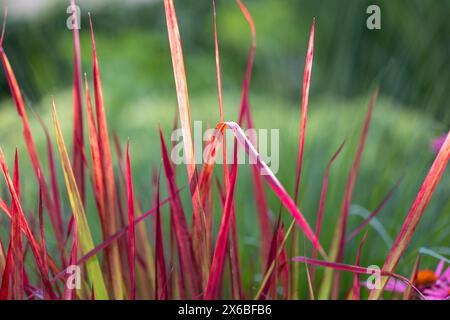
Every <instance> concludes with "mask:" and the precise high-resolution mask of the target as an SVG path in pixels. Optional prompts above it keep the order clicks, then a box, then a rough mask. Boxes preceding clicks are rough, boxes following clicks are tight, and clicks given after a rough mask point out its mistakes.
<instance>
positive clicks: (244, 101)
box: [236, 0, 256, 126]
mask: <svg viewBox="0 0 450 320" xmlns="http://www.w3.org/2000/svg"><path fill="white" fill-rule="evenodd" d="M236 3H237V4H238V5H239V8H240V9H241V12H242V14H243V15H244V17H245V19H246V20H247V23H248V25H249V27H250V32H251V34H252V44H251V47H250V53H249V55H248V61H247V69H246V71H245V77H244V81H243V83H242V97H241V109H240V110H239V117H238V124H239V125H242V121H243V120H244V116H245V115H246V113H248V112H249V102H248V100H249V99H248V92H249V88H250V80H251V77H252V70H253V61H254V60H255V51H256V28H255V23H254V22H253V18H252V16H251V15H250V13H249V12H248V10H247V8H246V7H245V5H244V4H243V3H242V2H241V0H236ZM249 126H250V124H249Z"/></svg>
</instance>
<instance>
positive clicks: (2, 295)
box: [0, 228, 14, 300]
mask: <svg viewBox="0 0 450 320" xmlns="http://www.w3.org/2000/svg"><path fill="white" fill-rule="evenodd" d="M11 232H14V231H13V228H11ZM12 244H13V243H12V241H10V243H9V247H8V254H7V256H6V262H5V268H4V270H3V275H2V286H1V288H0V300H7V299H8V296H9V295H10V294H9V278H10V274H11V268H12V267H14V266H12V264H13V249H12Z"/></svg>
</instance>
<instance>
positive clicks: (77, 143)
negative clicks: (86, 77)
mask: <svg viewBox="0 0 450 320" xmlns="http://www.w3.org/2000/svg"><path fill="white" fill-rule="evenodd" d="M70 4H71V6H72V16H73V17H72V18H73V19H72V21H74V23H75V25H74V26H73V28H72V29H73V43H74V59H73V68H74V74H73V145H72V148H73V150H72V152H73V154H72V157H73V159H72V161H73V165H72V166H73V173H74V175H75V180H76V181H77V185H78V189H79V190H80V195H81V199H82V200H83V203H84V201H85V193H86V192H85V177H84V165H83V155H82V152H83V151H82V150H83V149H84V133H83V102H82V99H83V98H82V89H81V88H82V80H81V50H80V36H79V26H78V18H77V16H76V14H77V10H76V4H75V0H71V2H70Z"/></svg>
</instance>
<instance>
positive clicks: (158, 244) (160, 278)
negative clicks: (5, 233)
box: [154, 174, 168, 300]
mask: <svg viewBox="0 0 450 320" xmlns="http://www.w3.org/2000/svg"><path fill="white" fill-rule="evenodd" d="M159 176H160V175H159V174H158V175H157V176H156V175H155V177H154V185H155V189H154V190H156V192H155V199H154V200H155V206H156V221H155V251H156V254H155V255H156V260H155V273H156V276H155V279H156V280H155V299H161V300H167V298H168V288H167V276H166V258H165V257H164V240H163V236H162V226H161V224H162V223H161V210H160V205H159Z"/></svg>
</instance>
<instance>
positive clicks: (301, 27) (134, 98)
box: [0, 0, 450, 290]
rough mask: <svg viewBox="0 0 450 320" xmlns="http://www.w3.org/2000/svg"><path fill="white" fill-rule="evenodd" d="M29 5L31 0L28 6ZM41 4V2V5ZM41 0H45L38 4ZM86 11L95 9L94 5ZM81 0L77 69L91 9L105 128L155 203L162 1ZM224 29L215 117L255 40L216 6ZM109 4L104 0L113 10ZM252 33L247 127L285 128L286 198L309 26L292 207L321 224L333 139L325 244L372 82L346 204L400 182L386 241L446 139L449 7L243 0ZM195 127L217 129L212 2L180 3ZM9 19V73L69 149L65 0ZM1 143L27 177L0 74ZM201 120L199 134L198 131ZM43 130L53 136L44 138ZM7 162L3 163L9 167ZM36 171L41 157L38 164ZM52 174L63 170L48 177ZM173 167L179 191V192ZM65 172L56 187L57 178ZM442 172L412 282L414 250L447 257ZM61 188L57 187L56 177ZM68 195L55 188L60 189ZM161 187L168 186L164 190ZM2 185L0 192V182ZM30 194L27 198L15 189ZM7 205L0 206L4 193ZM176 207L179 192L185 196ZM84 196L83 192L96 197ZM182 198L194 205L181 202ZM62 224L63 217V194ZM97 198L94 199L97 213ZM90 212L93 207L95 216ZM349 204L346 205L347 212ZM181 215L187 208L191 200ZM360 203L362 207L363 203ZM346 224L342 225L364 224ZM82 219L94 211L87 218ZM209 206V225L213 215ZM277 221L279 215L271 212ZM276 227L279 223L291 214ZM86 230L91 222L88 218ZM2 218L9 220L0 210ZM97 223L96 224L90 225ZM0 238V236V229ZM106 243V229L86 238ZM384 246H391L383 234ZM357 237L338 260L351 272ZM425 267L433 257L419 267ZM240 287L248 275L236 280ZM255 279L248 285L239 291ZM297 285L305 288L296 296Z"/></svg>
mask: <svg viewBox="0 0 450 320" xmlns="http://www.w3.org/2000/svg"><path fill="white" fill-rule="evenodd" d="M32 2H33V1H32ZM38 2H39V1H38ZM42 2H43V1H42ZM90 2H93V1H90ZM90 2H89V1H82V2H81V4H80V6H81V10H82V25H81V27H82V29H81V41H82V43H81V45H82V57H83V71H84V72H87V73H88V76H89V77H90V73H91V52H90V41H89V32H88V22H87V12H88V11H92V15H93V21H94V28H95V36H96V40H97V50H98V54H99V59H100V68H101V73H102V80H103V85H104V98H105V101H106V106H107V108H108V109H107V116H108V120H109V127H110V129H111V131H112V130H114V131H116V132H117V133H118V135H119V136H120V138H121V141H122V143H123V144H125V142H126V139H127V138H128V137H129V138H130V141H131V153H132V165H133V174H134V176H135V183H136V190H137V192H136V193H137V196H138V197H139V199H140V200H141V201H142V203H143V207H144V208H149V207H150V206H151V166H152V165H156V166H159V165H160V146H159V140H158V135H157V126H158V123H160V124H161V126H162V127H163V129H164V131H165V133H166V137H167V138H168V137H169V136H168V133H169V131H170V129H171V127H172V121H173V117H174V115H175V113H176V112H177V107H176V96H175V87H174V81H173V74H172V65H171V60H170V52H169V45H168V40H167V31H166V25H165V17H164V10H163V4H162V1H142V4H139V5H133V6H128V5H125V4H123V3H119V2H117V1H114V2H109V1H108V2H102V3H100V4H99V3H97V2H96V3H97V4H96V5H95V6H94V7H92V5H90V4H89V3H90ZM217 2H218V32H219V42H220V54H221V61H222V72H223V84H224V91H225V96H224V111H225V119H227V120H235V119H236V118H237V112H238V108H239V95H240V88H241V81H242V78H243V73H244V70H245V66H246V62H247V57H248V50H249V47H250V32H249V30H248V26H247V24H246V22H245V20H244V18H243V16H242V14H241V12H240V11H239V8H238V7H237V6H236V4H235V2H234V1H232V0H218V1H217ZM112 3H114V4H112ZM373 3H376V4H378V5H379V6H380V7H381V19H382V22H381V26H382V29H381V30H377V31H370V30H368V29H367V28H366V26H365V21H366V18H367V15H366V13H365V11H366V8H367V6H368V5H369V4H373ZM245 4H246V5H248V9H249V11H250V13H251V14H252V16H253V18H254V20H255V24H256V30H257V51H256V60H255V68H254V73H253V77H252V84H251V103H252V111H253V115H254V118H255V119H254V120H255V126H256V127H257V128H279V129H280V139H281V141H280V156H279V158H280V170H279V173H278V174H277V176H278V177H279V179H280V181H282V183H283V184H285V187H286V189H287V190H288V191H290V192H292V190H293V189H294V178H293V172H294V170H295V166H296V154H297V150H298V140H297V139H298V127H299V121H300V110H299V109H300V83H301V81H302V77H303V63H304V57H305V54H306V46H307V38H308V32H309V28H310V25H311V22H312V18H313V17H316V40H315V56H314V64H313V75H312V84H311V99H310V113H309V118H308V127H307V136H306V145H305V147H306V149H305V159H304V166H305V170H304V171H303V176H302V185H301V188H300V192H301V206H300V208H301V210H302V212H304V214H305V215H306V217H307V219H308V221H309V222H310V223H311V225H313V226H314V225H315V219H316V213H317V209H318V203H319V197H320V189H321V183H322V178H323V173H324V170H325V166H326V163H327V161H328V160H329V158H330V156H331V155H332V153H333V152H334V150H335V149H336V148H337V147H338V145H339V144H340V143H341V142H342V141H343V140H344V139H347V144H346V146H345V149H344V151H343V153H342V155H341V156H340V158H339V159H338V160H337V161H336V163H335V164H334V165H333V167H332V171H331V175H330V186H329V191H328V198H327V202H326V206H325V217H324V219H325V220H324V225H323V232H322V235H323V240H322V241H323V242H324V243H325V246H326V247H328V245H329V243H330V241H331V237H332V231H333V229H334V225H335V221H336V219H337V216H338V213H339V212H340V206H341V199H342V195H343V191H344V186H345V181H346V177H347V173H348V170H349V167H350V165H351V163H352V159H353V155H354V151H355V148H356V145H357V142H358V139H359V134H360V129H361V126H362V122H363V119H364V115H365V112H366V110H367V103H368V98H367V97H368V94H369V93H370V92H371V90H372V89H373V87H374V86H375V85H376V84H379V85H380V92H381V98H380V99H379V101H378V103H377V105H376V107H375V112H374V120H373V123H372V126H371V129H370V131H369V136H368V141H367V146H366V150H365V152H364V155H363V158H362V163H361V169H360V174H359V177H358V181H357V186H356V190H355V195H354V198H353V203H354V204H355V205H358V206H360V207H362V208H363V209H364V208H365V209H366V210H369V211H370V210H373V209H374V208H375V207H376V206H377V205H378V203H379V202H380V201H381V199H382V198H383V197H384V196H385V194H386V193H387V192H388V190H389V189H390V188H391V187H392V186H393V185H395V183H396V182H397V181H398V180H399V179H400V178H402V177H403V180H402V182H401V184H400V186H399V187H398V189H397V191H396V192H395V193H394V196H393V197H392V199H391V200H390V201H389V203H388V204H387V205H386V206H385V207H384V209H383V210H382V211H381V212H380V213H379V215H378V219H379V220H380V222H381V224H382V225H383V226H384V228H385V229H386V231H387V234H388V235H389V237H391V238H392V237H395V235H396V234H397V232H398V231H399V229H400V227H401V224H402V223H403V219H404V218H405V216H406V214H407V211H408V210H409V208H410V205H411V203H412V201H413V199H414V197H415V195H416V193H417V191H418V189H419V187H420V185H421V183H422V181H423V179H424V177H425V175H426V172H427V170H428V168H429V167H430V165H431V163H432V161H433V159H434V154H433V152H432V150H431V148H430V141H431V139H432V138H434V137H436V136H438V135H440V134H442V133H443V132H445V131H446V130H448V127H449V124H450V111H449V110H450V109H449V106H448V101H447V97H448V93H447V91H448V83H449V75H450V69H449V64H448V57H449V48H450V47H449V46H448V31H449V30H450V20H449V19H448V17H447V12H449V9H450V3H449V2H448V1H444V0H442V1H439V0H438V1H422V0H416V1H408V2H406V1H397V0H394V1H383V2H381V1H375V2H372V1H371V2H369V1H359V0H349V1H345V2H338V1H331V0H330V1H294V0H279V1H270V0H253V1H252V0H248V1H245ZM176 6H177V14H178V17H179V23H180V30H181V36H182V41H183V49H184V55H185V59H186V68H187V77H188V84H189V89H190V96H191V111H192V112H191V115H192V118H193V120H204V121H205V122H204V123H206V122H208V123H209V124H210V125H214V124H215V123H216V122H217V121H218V120H219V115H218V106H217V93H216V92H217V85H216V75H215V65H214V51H213V50H214V43H213V33H212V32H213V25H212V5H211V2H210V1H193V0H189V1H188V0H183V1H176ZM11 15H12V16H11V17H10V19H9V20H8V25H7V34H6V38H5V42H4V47H5V51H6V52H7V54H8V56H9V58H10V60H11V64H12V66H13V68H14V70H15V72H16V76H17V78H18V81H19V83H20V85H21V87H22V89H23V91H24V92H23V93H24V96H25V97H26V99H27V106H29V107H32V108H33V109H34V111H36V112H37V113H39V114H40V115H41V117H43V118H44V120H45V122H46V123H47V124H48V126H49V128H50V129H52V124H51V117H50V110H51V109H50V108H51V107H50V106H51V104H50V95H55V99H56V103H57V106H58V112H59V116H60V120H61V124H62V126H63V129H64V130H65V137H66V142H67V143H68V144H70V141H71V140H70V139H71V138H70V137H71V129H72V120H71V117H72V100H71V91H70V86H71V84H72V77H73V74H72V72H73V70H72V63H73V60H72V59H73V38H72V33H71V31H69V30H68V29H67V28H66V24H65V23H66V19H67V17H68V15H67V14H66V3H64V2H63V1H54V2H51V1H50V5H49V6H48V7H47V8H46V9H45V10H42V11H40V13H39V15H27V16H22V17H19V16H14V14H11ZM0 98H1V99H2V102H1V103H0V143H1V145H2V147H3V148H4V150H5V153H6V154H7V156H8V157H9V159H12V156H13V152H14V147H15V146H18V148H19V154H20V162H21V168H22V176H23V177H27V176H30V177H31V176H32V174H31V169H30V168H29V159H28V155H27V154H26V149H25V147H24V144H23V142H22V140H23V139H22V133H21V128H20V123H19V119H18V116H17V114H16V110H15V107H14V106H13V104H12V103H11V99H10V93H9V90H8V86H7V83H6V80H5V78H4V76H2V77H0ZM31 122H32V126H33V133H34V136H35V137H36V140H37V144H38V146H39V148H40V151H41V154H42V156H43V159H45V144H44V143H45V141H44V136H43V134H42V130H41V129H40V128H39V126H38V123H37V121H35V120H34V119H33V120H31ZM204 127H206V125H205V126H204ZM51 131H52V130H51ZM10 163H11V162H10ZM44 163H45V161H44ZM58 169H59V168H58ZM184 171H185V169H184V168H182V169H181V170H179V173H180V176H179V182H180V185H185V184H186V178H185V176H184ZM59 173H60V176H59V177H60V178H62V175H61V172H60V171H59ZM32 177H33V178H32V179H30V180H27V179H23V180H24V181H23V182H22V183H23V190H24V191H23V194H24V196H23V200H24V203H25V207H26V208H27V207H28V208H29V209H30V211H31V209H34V208H35V206H36V205H37V197H36V194H37V190H36V182H35V179H34V176H32ZM449 178H450V176H449V172H448V170H447V172H446V174H445V176H444V177H443V180H442V182H441V184H440V185H439V186H438V188H437V190H436V193H435V194H434V196H433V199H432V201H431V204H430V206H429V208H428V209H427V212H426V213H425V215H424V218H423V220H422V221H421V223H420V224H419V227H418V229H417V231H416V234H415V236H414V238H413V242H412V243H411V246H410V250H409V251H408V254H407V255H406V256H405V259H404V260H403V262H402V264H401V265H400V268H399V272H402V271H403V272H404V273H405V274H407V273H408V272H409V271H410V270H411V268H412V263H413V261H414V259H415V255H416V254H417V251H418V248H419V247H421V246H426V247H431V248H432V249H434V250H435V251H436V252H439V253H440V254H443V255H446V256H447V257H448V255H449V254H450V252H449V251H450V249H449V248H448V246H449V243H450V223H449V222H450V200H449V194H450V184H449V183H448V181H449ZM61 181H62V180H61ZM60 187H61V188H62V187H63V184H62V183H61V184H60ZM163 189H164V187H163ZM1 190H2V191H3V190H4V187H3V184H2V187H1ZM250 190H252V186H251V178H250V173H249V170H248V168H247V167H244V166H241V167H240V168H239V178H238V185H237V193H236V211H237V219H238V233H239V237H240V238H241V239H242V240H243V241H240V242H239V245H240V246H241V248H240V249H241V251H240V253H241V257H242V259H241V261H243V262H245V263H243V267H244V268H243V271H244V273H245V274H250V271H251V268H252V266H251V265H249V264H248V263H247V262H246V261H249V260H250V258H252V259H251V260H252V261H254V266H253V267H255V268H257V266H258V265H259V263H258V262H257V260H256V261H255V258H254V257H253V256H254V255H257V252H258V251H257V250H255V249H256V247H257V246H258V237H259V236H260V235H259V234H258V230H257V228H256V227H255V226H256V214H255V206H254V203H253V200H250V201H249V200H248V199H253V198H252V197H251V196H250V195H249V192H251V191H250ZM27 194H29V195H30V196H29V197H27V196H25V195H27ZM268 195H269V200H270V208H271V209H272V210H273V211H274V215H276V214H277V212H278V208H279V202H278V201H277V200H276V198H275V197H274V196H273V194H272V193H271V192H270V191H268ZM2 197H4V198H6V199H7V198H8V197H7V195H6V192H3V195H2ZM183 197H185V200H187V199H188V196H187V192H183ZM91 200H92V199H91ZM185 203H188V201H185ZM65 204H66V208H65V210H66V211H67V212H66V213H67V215H66V216H68V215H69V214H68V213H69V211H70V208H69V207H68V205H67V204H68V202H67V201H65ZM93 205H94V204H93V203H89V204H88V208H89V206H93ZM92 208H93V207H92ZM355 208H356V207H355ZM186 209H187V210H188V211H189V210H190V207H189V206H188V205H186ZM360 209H361V208H360ZM357 211H358V210H357V209H355V210H354V211H353V212H354V213H355V215H351V216H350V219H349V228H348V229H349V231H351V230H353V229H354V228H355V227H356V226H357V225H358V224H359V223H360V222H361V221H362V218H361V217H359V216H358V215H356V213H357ZM88 213H89V210H88ZM219 217H220V212H219V211H218V213H217V217H216V222H218V221H219ZM275 218H276V217H275ZM285 218H286V220H285V222H286V223H287V222H288V219H287V215H286V216H285ZM90 220H91V222H92V223H93V226H95V225H98V221H97V219H96V217H95V216H92V215H91V216H90ZM0 222H1V223H4V222H5V220H4V217H3V216H0ZM93 228H94V227H93ZM370 230H371V231H370V232H369V236H368V240H367V242H366V245H365V249H364V250H363V253H362V263H363V264H367V265H369V264H381V263H382V262H383V261H384V259H385V257H386V254H387V252H388V246H389V241H387V243H385V242H384V240H383V239H382V238H381V237H380V235H379V234H378V233H377V232H375V231H373V229H370ZM0 236H4V233H3V232H0ZM94 236H95V237H96V241H97V242H98V241H100V233H97V234H95V235H94ZM385 240H386V239H385ZM358 241H359V239H358V238H356V239H355V240H354V241H353V242H352V243H351V244H350V246H349V248H348V250H347V251H346V252H347V254H348V256H347V257H346V261H351V262H352V263H353V261H354V259H355V257H354V254H355V253H356V250H357V245H358ZM427 263H428V265H429V267H430V268H432V267H433V266H434V264H435V263H436V262H435V261H434V260H427V259H425V260H424V264H425V265H427ZM244 278H245V277H244ZM254 280H258V279H249V278H248V277H247V278H245V281H246V282H247V283H248V285H249V286H251V285H252V284H253V281H254ZM304 289H305V290H306V287H305V288H304Z"/></svg>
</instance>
